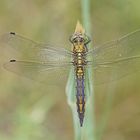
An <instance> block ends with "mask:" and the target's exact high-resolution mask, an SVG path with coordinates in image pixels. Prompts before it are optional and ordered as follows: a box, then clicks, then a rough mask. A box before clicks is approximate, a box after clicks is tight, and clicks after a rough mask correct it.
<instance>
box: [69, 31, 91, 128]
mask: <svg viewBox="0 0 140 140" xmlns="http://www.w3.org/2000/svg"><path fill="white" fill-rule="evenodd" d="M85 36H86V35H85V34H82V33H80V32H76V33H74V34H73V36H72V37H71V39H70V41H71V43H72V44H73V46H72V52H73V65H74V69H75V78H76V99H77V102H76V104H77V112H78V115H79V119H80V125H81V126H82V125H83V119H84V113H85V83H84V80H85V66H86V64H87V63H88V61H87V60H86V53H87V52H88V49H87V46H86V45H87V44H88V43H89V39H88V41H87V40H85ZM86 37H87V36H86ZM87 38H88V37H87Z"/></svg>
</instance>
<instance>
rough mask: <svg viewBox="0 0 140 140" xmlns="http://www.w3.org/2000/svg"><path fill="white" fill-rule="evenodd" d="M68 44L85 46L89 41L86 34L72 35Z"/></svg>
mask: <svg viewBox="0 0 140 140" xmlns="http://www.w3.org/2000/svg"><path fill="white" fill-rule="evenodd" d="M69 40H70V42H71V43H72V44H73V45H74V46H75V45H87V44H88V43H89V42H90V41H91V40H90V38H89V37H88V36H87V35H86V34H82V33H74V34H73V35H72V36H70V39H69Z"/></svg>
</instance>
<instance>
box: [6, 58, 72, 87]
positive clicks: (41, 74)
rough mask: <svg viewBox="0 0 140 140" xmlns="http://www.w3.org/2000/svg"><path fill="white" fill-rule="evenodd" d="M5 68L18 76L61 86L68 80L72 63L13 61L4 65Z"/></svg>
mask: <svg viewBox="0 0 140 140" xmlns="http://www.w3.org/2000/svg"><path fill="white" fill-rule="evenodd" d="M4 68H5V69H7V70H9V71H11V72H14V73H16V74H18V75H21V76H24V77H27V78H30V79H32V80H37V81H39V82H44V83H45V84H49V85H52V84H53V85H54V84H61V82H62V81H63V82H64V80H65V81H66V80H67V77H68V73H69V70H70V68H72V67H71V64H70V63H65V64H64V63H63V64H61V65H60V64H57V63H50V64H49V63H38V62H29V61H16V60H11V61H10V62H8V63H5V64H4Z"/></svg>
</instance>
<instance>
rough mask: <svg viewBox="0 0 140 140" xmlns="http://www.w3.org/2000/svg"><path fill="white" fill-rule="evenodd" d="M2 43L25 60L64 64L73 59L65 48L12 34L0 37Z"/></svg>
mask: <svg viewBox="0 0 140 140" xmlns="http://www.w3.org/2000/svg"><path fill="white" fill-rule="evenodd" d="M0 43H1V45H3V44H4V45H6V46H7V48H8V50H11V49H14V50H15V52H14V53H15V55H16V56H18V57H21V58H22V59H24V60H32V61H45V62H46V61H61V62H62V61H69V59H70V57H71V52H70V51H68V50H66V49H64V48H59V47H57V48H56V47H52V46H51V45H49V44H43V43H37V42H35V41H32V40H30V39H28V38H25V37H23V36H20V35H18V34H15V33H12V32H11V33H7V34H4V35H2V36H1V37H0ZM9 46H10V47H9ZM4 47H5V46H4ZM16 56H13V57H16Z"/></svg>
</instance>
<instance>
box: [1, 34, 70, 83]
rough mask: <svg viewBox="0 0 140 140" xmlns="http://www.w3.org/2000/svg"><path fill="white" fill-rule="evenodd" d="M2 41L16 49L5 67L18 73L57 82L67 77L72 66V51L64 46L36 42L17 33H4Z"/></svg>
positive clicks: (40, 79)
mask: <svg viewBox="0 0 140 140" xmlns="http://www.w3.org/2000/svg"><path fill="white" fill-rule="evenodd" d="M0 42H1V43H2V44H6V45H8V47H7V48H8V50H11V48H12V49H14V50H15V51H16V53H15V52H14V53H13V54H14V55H13V56H12V57H10V58H9V59H10V60H9V62H7V63H5V64H4V68H6V69H7V70H9V71H11V72H14V73H16V74H18V75H21V76H25V77H28V78H30V79H34V80H37V81H48V83H50V84H52V83H54V84H55V83H56V82H58V81H59V83H60V81H61V80H63V79H66V77H67V75H68V72H69V69H70V68H71V67H72V63H71V52H70V51H68V50H66V49H64V48H54V47H50V46H49V45H46V44H42V43H36V42H34V41H32V40H30V39H27V38H25V37H22V36H20V35H16V34H15V33H9V34H5V35H3V36H2V37H1V38H0ZM8 50H7V51H8ZM8 54H9V52H8ZM10 55H11V52H10ZM45 83H46V82H45Z"/></svg>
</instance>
